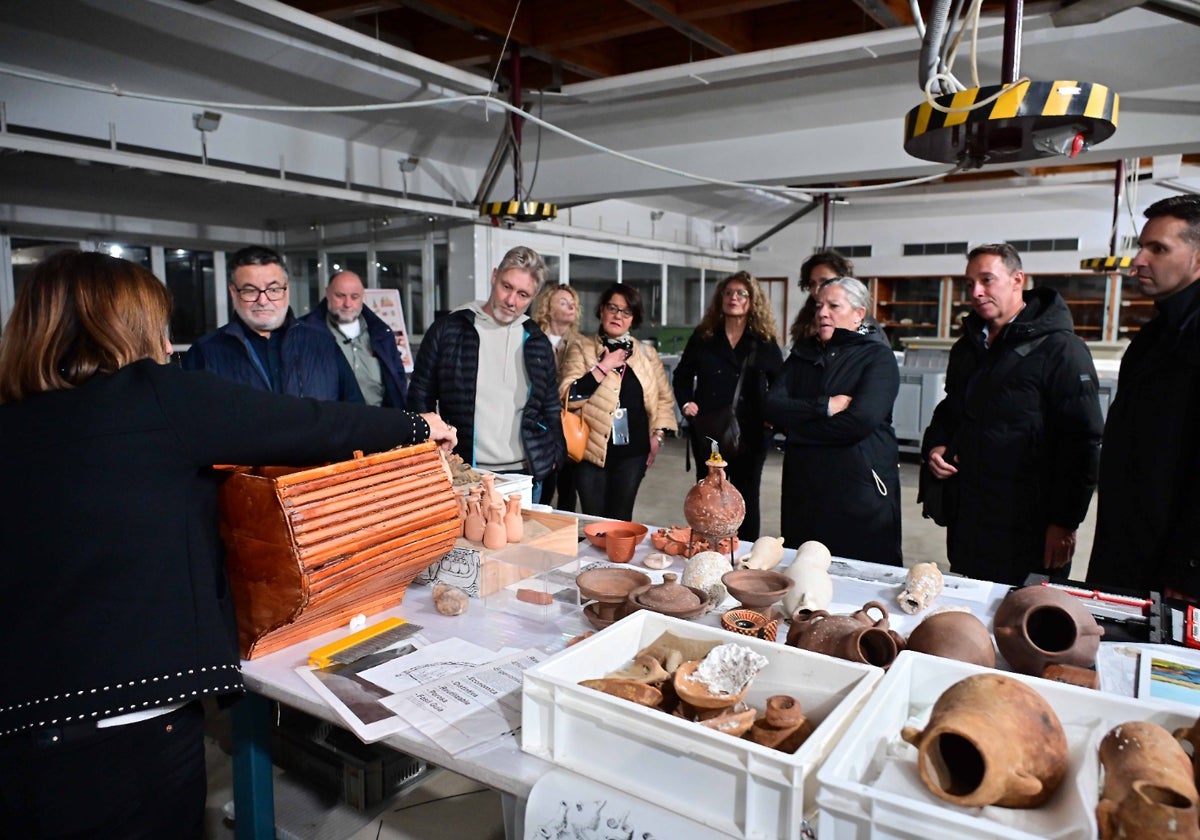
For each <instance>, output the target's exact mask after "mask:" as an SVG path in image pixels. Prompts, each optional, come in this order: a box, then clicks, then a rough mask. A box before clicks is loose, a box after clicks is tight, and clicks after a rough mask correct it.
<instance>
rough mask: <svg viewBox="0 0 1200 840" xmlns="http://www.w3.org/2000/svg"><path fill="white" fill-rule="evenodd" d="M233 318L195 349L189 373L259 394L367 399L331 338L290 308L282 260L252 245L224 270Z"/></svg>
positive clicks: (185, 363) (187, 363)
mask: <svg viewBox="0 0 1200 840" xmlns="http://www.w3.org/2000/svg"><path fill="white" fill-rule="evenodd" d="M227 270H228V273H229V296H230V298H231V300H232V301H233V309H234V315H233V317H231V318H230V319H229V323H228V324H226V325H225V326H223V327H220V328H218V329H216V330H214V331H213V332H211V333H209V334H208V335H206V336H204V337H203V338H200V339H199V340H197V341H196V343H195V344H193V345H192V347H191V349H190V350H188V352H187V354H186V355H185V356H184V357H183V366H184V368H185V369H187V370H208V371H212V372H213V373H215V374H217V375H218V376H220V377H222V378H224V379H229V380H231V381H233V382H240V383H241V384H243V385H249V386H250V387H252V388H257V389H258V390H260V391H274V392H275V393H277V394H290V395H291V396H294V397H314V398H316V399H319V400H330V401H338V402H357V403H360V402H363V395H362V391H361V390H360V389H359V387H358V382H357V381H356V380H355V378H354V371H353V370H351V369H350V365H349V363H347V361H346V358H345V356H343V355H342V352H341V350H339V349H338V346H337V342H335V341H334V340H333V336H331V335H330V334H329V331H328V330H326V329H324V328H323V327H320V326H314V325H312V324H308V323H305V322H303V321H299V320H297V319H296V318H295V316H293V315H292V310H291V308H290V307H289V306H288V276H287V269H286V268H285V267H284V264H283V259H282V258H281V257H280V256H279V254H277V253H276V252H275V251H272V250H271V249H270V248H263V247H261V246H258V245H251V246H249V247H247V248H242V249H241V250H240V251H238V252H236V253H235V254H233V255H232V256H231V257H230V258H229V260H228V262H227Z"/></svg>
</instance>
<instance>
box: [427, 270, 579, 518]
mask: <svg viewBox="0 0 1200 840" xmlns="http://www.w3.org/2000/svg"><path fill="white" fill-rule="evenodd" d="M545 278H546V263H545V261H544V260H543V259H542V257H541V255H540V254H538V253H537V252H536V251H534V250H533V249H532V248H525V247H522V246H518V247H516V248H513V249H512V250H510V251H509V252H508V253H507V254H505V255H504V258H503V259H502V260H501V261H500V265H499V266H497V268H496V269H495V270H494V271H493V272H492V287H491V293H490V295H489V297H488V299H487V300H486V301H474V302H472V303H469V304H467V305H466V306H463V307H461V308H459V309H456V310H454V311H453V312H450V313H449V314H447V315H444V316H442V317H441V318H438V319H437V320H436V321H434V322H433V324H432V325H431V326H430V328H429V329H428V331H426V333H425V337H424V338H423V339H422V340H421V346H420V349H419V350H418V351H417V360H416V364H415V365H414V367H413V375H412V379H411V380H410V381H409V385H408V405H409V408H410V410H412V411H422V412H423V411H433V410H435V409H424V408H417V406H437V409H436V411H438V412H439V413H440V414H441V416H442V417H443V418H444V419H445V420H446V422H447V423H450V424H452V425H453V426H455V427H457V430H458V446H456V447H455V450H454V451H455V452H456V453H458V455H459V456H460V457H461V458H462V459H463V460H464V461H465V462H467V463H468V464H470V465H471V466H473V467H479V468H481V469H486V470H490V471H492V472H523V473H527V474H530V475H532V476H533V479H534V492H533V497H534V499H535V500H536V499H538V498H539V496H540V485H541V482H542V481H543V480H544V479H545V478H546V477H547V476H549V475H550V474H551V473H553V472H554V471H555V469H557V468H558V467H560V466H562V465H563V464H564V463H566V459H567V444H566V440H565V439H564V438H563V433H562V419H561V416H560V413H561V411H562V404H561V403H560V402H559V400H558V368H557V366H556V365H555V363H554V350H553V348H552V347H551V346H550V339H548V338H546V334H545V333H543V332H542V331H541V329H539V328H538V326H537V324H536V323H534V322H533V320H531V319H530V318H528V317H526V315H525V310H526V309H528V308H529V304H530V303H531V302H532V301H533V298H534V296H535V295H536V294H537V292H538V289H539V288H540V287H541V285H542V283H543V282H545Z"/></svg>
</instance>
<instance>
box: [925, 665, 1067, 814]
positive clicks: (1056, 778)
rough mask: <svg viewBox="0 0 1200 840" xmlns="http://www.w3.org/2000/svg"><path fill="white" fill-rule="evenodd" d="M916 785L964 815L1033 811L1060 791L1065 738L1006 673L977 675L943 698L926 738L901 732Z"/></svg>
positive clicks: (1037, 700)
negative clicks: (987, 809)
mask: <svg viewBox="0 0 1200 840" xmlns="http://www.w3.org/2000/svg"><path fill="white" fill-rule="evenodd" d="M901 737H903V738H904V740H905V741H908V742H909V743H910V744H913V745H914V746H916V747H917V749H918V751H919V756H918V759H917V765H918V767H919V769H920V773H921V781H923V782H924V783H925V786H926V787H927V788H929V790H930V791H931V792H932V793H933V794H934V795H935V796H938V797H940V798H941V799H944V800H946V801H947V802H953V803H954V804H956V805H962V806H964V807H967V808H981V807H983V806H985V805H999V806H1001V807H1005V808H1036V807H1037V806H1039V805H1041V804H1042V803H1043V802H1045V801H1046V800H1047V799H1049V798H1050V796H1051V795H1052V794H1053V793H1054V791H1056V790H1057V789H1058V786H1059V785H1060V784H1062V780H1063V776H1064V775H1065V774H1066V772H1067V759H1068V758H1069V755H1068V751H1067V738H1066V735H1065V734H1064V733H1063V728H1062V724H1061V723H1059V720H1058V716H1057V715H1056V714H1054V710H1053V709H1051V708H1050V704H1049V703H1047V702H1046V701H1045V700H1044V699H1043V698H1042V696H1041V695H1040V694H1038V693H1037V692H1036V691H1034V690H1033V689H1032V688H1030V687H1029V686H1027V685H1026V684H1025V683H1023V682H1020V681H1018V680H1015V679H1013V678H1012V677H1008V676H1005V675H1003V674H976V675H974V676H970V677H967V678H966V679H964V680H960V681H959V682H957V683H955V684H954V685H952V686H950V688H948V689H946V691H945V692H943V693H942V696H941V697H939V698H938V700H937V702H936V703H935V704H934V706H933V711H932V713H931V714H930V717H929V725H928V726H926V727H925V729H924V731H920V730H917V729H913V728H911V727H905V728H904V730H903V731H902V732H901Z"/></svg>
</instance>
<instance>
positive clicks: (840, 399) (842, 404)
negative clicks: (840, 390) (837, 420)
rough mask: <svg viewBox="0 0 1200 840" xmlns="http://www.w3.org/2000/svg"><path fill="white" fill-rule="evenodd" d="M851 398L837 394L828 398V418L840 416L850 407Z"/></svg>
mask: <svg viewBox="0 0 1200 840" xmlns="http://www.w3.org/2000/svg"><path fill="white" fill-rule="evenodd" d="M850 402H851V398H850V397H849V396H848V395H846V394H838V395H837V396H836V397H830V398H829V416H830V417H832V416H833V415H835V414H841V413H842V412H843V411H845V410H846V409H847V408H849V407H850Z"/></svg>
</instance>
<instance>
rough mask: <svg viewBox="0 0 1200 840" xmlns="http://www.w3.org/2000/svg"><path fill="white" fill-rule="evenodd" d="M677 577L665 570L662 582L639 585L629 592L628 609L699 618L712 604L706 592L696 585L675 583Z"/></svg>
mask: <svg viewBox="0 0 1200 840" xmlns="http://www.w3.org/2000/svg"><path fill="white" fill-rule="evenodd" d="M678 578H679V576H678V575H676V574H675V573H674V572H666V573H665V574H663V582H662V583H659V584H654V585H652V586H639V587H638V588H637V589H635V590H633V591H632V592H630V593H629V598H628V600H627V603H628V604H629V607H628V611H629V612H636V611H637V610H650V611H652V612H658V613H662V614H663V615H669V616H672V617H674V618H681V619H684V620H687V619H692V618H699V617H700V616H702V615H704V614H705V613H706V612H708V608H709V607H710V606H712V603H711V601H712V599H711V598H709V596H708V593H707V592H705V591H704V590H703V589H700V588H699V587H696V586H683V585H682V584H679V583H676V580H678Z"/></svg>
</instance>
